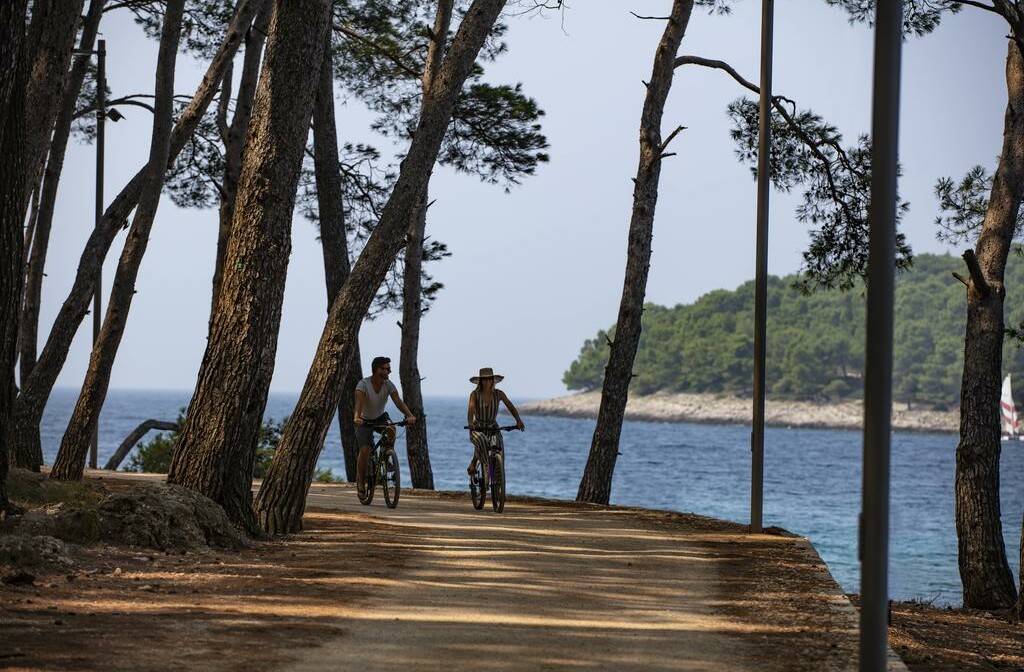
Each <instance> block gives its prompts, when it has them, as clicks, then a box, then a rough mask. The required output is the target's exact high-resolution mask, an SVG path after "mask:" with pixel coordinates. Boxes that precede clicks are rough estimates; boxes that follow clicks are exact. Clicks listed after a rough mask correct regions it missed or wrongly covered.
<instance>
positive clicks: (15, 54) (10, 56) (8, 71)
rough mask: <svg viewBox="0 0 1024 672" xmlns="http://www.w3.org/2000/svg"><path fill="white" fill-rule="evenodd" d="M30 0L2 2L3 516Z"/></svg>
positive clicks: (19, 273) (19, 274) (0, 509)
mask: <svg viewBox="0 0 1024 672" xmlns="http://www.w3.org/2000/svg"><path fill="white" fill-rule="evenodd" d="M27 7H28V3H27V0H10V1H9V2H3V3H0V516H2V515H3V514H4V513H6V512H7V510H8V508H9V507H10V502H9V501H8V498H7V471H8V464H9V460H8V456H9V452H8V451H9V447H10V427H11V425H10V418H11V410H12V405H13V402H14V390H15V385H14V363H15V358H16V355H17V352H18V350H17V347H18V343H17V341H18V316H19V309H20V307H21V289H22V279H23V278H24V272H23V269H22V255H23V252H22V246H23V245H24V244H25V239H24V237H23V232H22V230H21V226H22V222H23V216H24V213H25V184H26V183H27V181H28V180H27V179H26V170H25V169H26V163H27V161H26V142H25V77H26V67H25V17H26V11H27Z"/></svg>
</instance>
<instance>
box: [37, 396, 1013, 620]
mask: <svg viewBox="0 0 1024 672" xmlns="http://www.w3.org/2000/svg"><path fill="white" fill-rule="evenodd" d="M189 395H190V392H187V391H183V392H173V391H146V390H111V391H110V393H109V395H108V396H107V400H106V404H105V406H104V409H103V413H102V416H101V419H100V432H99V464H100V465H101V466H102V465H103V464H104V463H105V462H106V460H107V458H108V457H109V456H110V455H111V454H112V453H113V452H114V451H115V450H116V448H117V446H118V445H119V444H120V443H121V441H122V440H124V438H125V436H127V435H128V434H129V433H130V432H131V431H132V430H133V429H134V428H135V427H136V426H137V425H138V424H139V423H141V422H142V421H144V420H147V419H150V418H152V419H157V420H170V421H173V420H174V419H175V418H176V417H177V415H178V412H179V410H182V409H184V408H185V407H186V406H187V405H188V400H189ZM76 398H77V392H76V391H75V390H70V389H57V390H55V391H54V393H53V395H52V396H51V399H50V403H49V405H48V406H47V408H46V413H45V414H44V416H43V424H42V428H41V432H42V441H43V451H44V457H45V460H46V462H47V463H48V464H49V463H52V461H53V458H54V456H55V455H56V452H57V448H58V447H59V445H60V439H61V436H62V434H63V432H64V429H65V427H66V426H67V421H68V418H69V417H70V415H71V411H72V409H73V407H74V404H75V401H76ZM297 399H298V395H297V394H286V393H273V394H271V395H270V398H269V400H268V403H267V411H266V417H267V418H268V419H270V418H272V419H274V420H281V419H282V418H284V417H285V416H287V415H288V414H289V413H291V411H292V409H293V408H294V405H295V402H296V401H297ZM526 401H529V400H526V399H523V400H518V399H517V400H516V402H517V403H520V404H521V403H524V402H526ZM466 402H467V400H466V399H462V398H458V399H454V398H443V397H434V398H427V399H426V401H425V411H426V416H427V432H428V444H429V454H430V462H431V466H432V469H433V474H434V485H435V487H436V488H437V489H439V490H466V489H467V484H466V466H467V464H468V463H469V459H470V455H471V444H470V443H469V440H468V438H467V432H466V431H465V430H464V429H463V426H464V425H465V422H466ZM503 410H504V409H503ZM396 415H397V414H396ZM499 421H500V422H502V423H503V424H513V422H512V420H511V418H508V422H507V423H505V422H504V421H503V420H502V419H501V418H499ZM524 421H525V423H526V431H525V432H522V433H520V432H511V433H507V434H506V435H505V453H506V480H507V486H506V487H507V491H508V493H509V494H510V495H531V496H538V497H549V498H553V499H565V500H571V499H574V498H575V496H576V491H577V489H578V487H579V482H580V477H581V475H582V473H583V468H584V465H585V464H586V460H587V454H588V452H589V449H590V440H591V436H592V434H593V430H594V424H595V421H593V420H586V419H575V418H556V417H541V416H525V417H524ZM152 436H153V433H151V434H150V435H148V436H147V437H145V439H144V440H148V439H150V438H152ZM404 445H405V444H404V441H402V439H401V437H399V442H398V446H399V451H398V453H399V459H400V461H401V462H402V466H403V469H404V467H405V459H406V458H405V455H404ZM956 445H957V436H956V435H955V434H914V433H894V434H893V438H892V460H891V495H890V502H891V503H890V507H891V521H890V534H891V536H890V547H889V552H890V568H889V573H890V586H889V593H890V597H892V598H893V599H900V600H907V599H919V600H924V601H928V602H931V603H933V604H937V605H956V604H960V602H961V586H960V577H959V572H958V569H957V540H956V527H955V522H954V515H953V505H954V501H953V499H954V497H953V480H954V465H955V460H954V458H955V452H956ZM619 451H620V455H619V457H618V461H617V462H616V466H615V476H614V480H613V485H612V497H611V502H612V503H613V504H623V505H630V506H642V507H646V508H651V509H663V510H670V511H681V512H689V513H696V514H700V515H704V516H710V517H713V518H721V519H725V520H731V521H736V522H739V523H748V522H749V520H750V462H751V458H750V428H749V427H744V426H726V425H708V424H687V423H659V422H626V423H625V424H624V425H623V429H622V439H621V442H620V449H619ZM862 459H863V456H862V436H861V433H860V432H857V431H847V430H826V429H799V428H790V429H787V428H774V427H769V428H768V429H767V430H766V432H765V466H764V513H763V520H764V525H765V526H766V527H767V526H779V527H782V528H785V529H787V530H789V531H791V532H795V533H797V534H800V535H802V536H805V537H807V538H808V539H810V541H811V543H813V544H814V546H815V548H817V550H818V552H819V554H820V555H821V557H822V558H823V559H824V560H825V562H826V563H827V564H828V566H829V569H830V570H831V572H832V575H833V576H834V577H835V579H836V580H837V581H838V582H839V584H840V585H841V586H842V588H843V590H844V591H846V592H859V584H860V575H859V571H860V570H859V563H858V561H857V519H858V512H859V510H860V506H861V464H862ZM125 462H127V460H126V461H125ZM319 467H320V468H321V469H331V470H332V473H333V474H335V475H336V476H341V477H343V476H344V474H345V468H344V461H343V458H342V453H341V440H340V436H339V432H338V426H337V422H336V421H335V422H332V424H331V428H330V431H329V433H328V435H327V441H326V444H325V446H324V449H323V451H322V452H321V454H320V462H319ZM403 473H405V474H408V471H407V470H404V471H403ZM406 482H408V481H407V479H406ZM1000 483H1001V504H1002V509H1001V510H1002V516H1003V520H1002V523H1003V536H1004V538H1005V542H1006V551H1007V556H1008V560H1009V562H1010V566H1011V567H1012V569H1013V571H1014V576H1015V581H1016V580H1017V577H1018V575H1017V572H1018V571H1019V569H1020V567H1019V564H1020V550H1019V549H1020V547H1019V542H1020V535H1021V525H1022V517H1024V441H1014V442H1005V443H1003V449H1002V458H1001V460H1000ZM1017 585H1019V583H1018V584H1017Z"/></svg>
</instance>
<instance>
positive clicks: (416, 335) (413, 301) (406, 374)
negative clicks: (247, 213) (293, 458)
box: [398, 0, 453, 490]
mask: <svg viewBox="0 0 1024 672" xmlns="http://www.w3.org/2000/svg"><path fill="white" fill-rule="evenodd" d="M452 5H453V2H452V0H439V1H438V3H437V12H436V13H435V14H434V27H433V30H432V31H431V32H430V33H429V43H428V46H427V56H426V58H425V59H424V67H423V78H422V90H423V97H424V99H426V97H427V94H428V93H429V91H430V88H431V87H432V86H433V84H434V78H435V77H436V76H437V71H438V69H439V68H440V67H441V63H442V61H443V59H444V45H445V40H446V39H447V37H448V29H449V27H450V26H451V22H452ZM429 183H430V176H429V175H428V176H427V184H428V185H429ZM428 189H429V186H425V187H424V188H423V197H422V198H421V199H420V203H419V205H417V206H416V207H415V208H413V211H412V216H411V217H410V219H409V233H408V239H407V241H406V245H405V275H404V277H403V278H402V344H401V350H400V363H399V367H398V371H399V377H400V379H401V381H402V398H403V399H404V400H405V404H406V406H408V407H409V410H411V411H412V414H413V415H415V416H416V418H417V420H416V424H415V425H409V426H408V427H406V428H405V451H406V455H407V456H408V462H409V477H410V480H411V481H412V487H414V488H424V489H427V490H433V489H434V472H433V470H432V469H431V468H430V451H429V449H428V446H427V414H426V412H424V409H423V388H422V386H421V385H420V382H421V380H422V377H421V376H420V367H419V349H420V321H421V318H422V316H423V241H424V238H425V236H426V230H427V205H428V202H427V201H428V199H427V193H428Z"/></svg>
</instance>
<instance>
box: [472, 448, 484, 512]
mask: <svg viewBox="0 0 1024 672" xmlns="http://www.w3.org/2000/svg"><path fill="white" fill-rule="evenodd" d="M477 457H478V458H480V457H481V456H480V455H479V454H478V455H477ZM484 468H485V467H484V460H483V459H477V461H476V468H474V469H473V475H472V476H470V477H469V496H470V497H471V498H472V499H473V508H474V509H476V510H477V511H479V510H480V509H482V508H484V502H485V501H487V487H486V486H485V485H484Z"/></svg>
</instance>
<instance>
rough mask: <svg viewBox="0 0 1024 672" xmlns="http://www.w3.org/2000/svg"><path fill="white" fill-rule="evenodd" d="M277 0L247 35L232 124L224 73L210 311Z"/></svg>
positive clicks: (228, 81) (228, 79)
mask: <svg viewBox="0 0 1024 672" xmlns="http://www.w3.org/2000/svg"><path fill="white" fill-rule="evenodd" d="M273 8H274V3H272V2H264V4H263V7H262V9H260V13H259V14H257V15H256V20H255V21H253V24H252V26H251V27H250V28H249V30H248V32H247V33H246V35H245V57H244V59H243V60H242V76H241V78H240V79H239V82H238V96H237V98H236V100H235V112H234V114H233V115H232V117H231V124H230V125H229V124H228V123H227V119H226V116H227V101H228V99H230V97H231V75H230V72H231V71H230V69H229V70H228V73H229V74H227V75H226V76H225V77H224V87H223V88H224V91H223V93H222V94H221V95H222V98H221V101H222V106H221V111H220V114H219V115H218V116H219V117H220V126H221V129H222V130H221V141H222V142H223V143H224V181H223V183H222V184H221V197H220V212H219V215H220V219H219V225H218V227H217V257H216V259H215V261H214V265H213V292H212V293H211V299H210V315H211V316H212V315H213V311H214V310H215V309H216V308H217V293H218V292H219V291H220V283H221V278H222V277H224V255H225V254H227V249H228V236H229V235H230V234H231V220H232V218H233V217H234V215H235V199H236V198H237V196H238V178H239V176H240V175H241V173H242V152H243V151H244V149H245V134H246V131H247V130H248V129H249V120H250V119H252V103H253V99H254V98H255V97H256V85H257V83H258V82H259V76H260V56H261V55H262V54H263V44H264V43H265V42H266V38H267V26H269V25H270V15H271V12H272V10H273Z"/></svg>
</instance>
